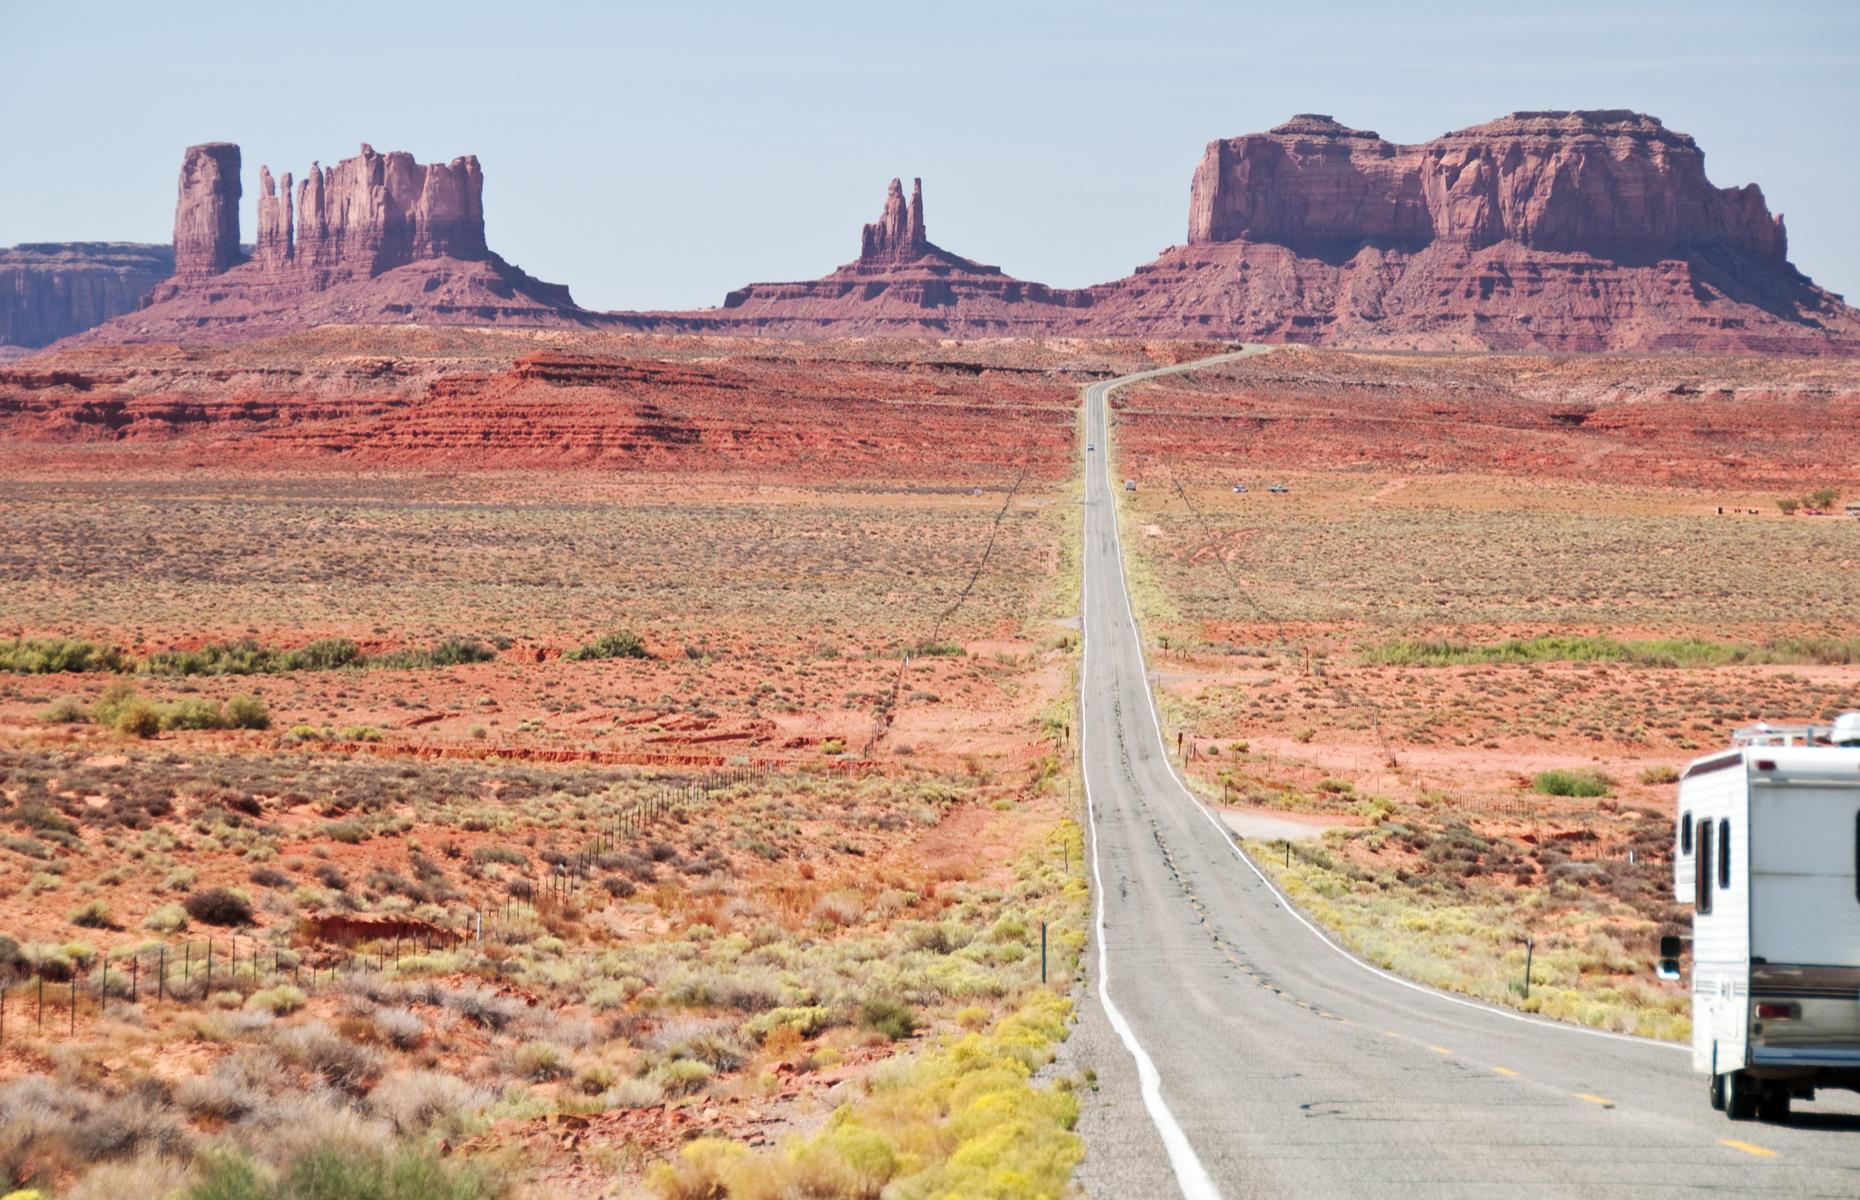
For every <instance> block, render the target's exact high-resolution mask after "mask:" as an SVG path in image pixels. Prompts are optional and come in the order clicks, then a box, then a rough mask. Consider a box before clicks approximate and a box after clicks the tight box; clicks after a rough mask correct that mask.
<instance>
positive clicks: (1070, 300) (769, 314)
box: [615, 179, 1088, 337]
mask: <svg viewBox="0 0 1860 1200" xmlns="http://www.w3.org/2000/svg"><path fill="white" fill-rule="evenodd" d="M1086 302H1088V298H1086V297H1085V296H1084V294H1083V293H1079V292H1066V291H1063V290H1061V289H1057V288H1049V287H1047V286H1046V285H1045V284H1043V283H1029V282H1027V281H1025V280H1021V279H1016V278H1014V277H1013V276H1011V275H1007V274H1005V273H1003V272H1002V270H1001V268H999V267H992V266H989V265H987V264H986V263H978V262H975V261H973V260H972V259H967V258H963V257H962V256H961V255H959V254H952V253H950V252H949V251H948V250H945V249H943V248H942V247H941V246H938V245H937V244H936V243H935V242H932V241H931V240H930V238H929V235H928V234H927V233H926V231H925V228H924V190H923V181H922V180H921V179H914V180H912V181H911V195H910V198H909V199H906V198H905V195H904V185H903V182H902V180H898V179H893V180H892V181H891V184H890V186H889V187H888V188H887V189H886V192H885V206H884V208H883V209H882V210H881V212H880V214H879V218H878V220H877V221H875V222H873V223H872V224H869V225H866V226H865V227H864V228H863V229H861V230H860V234H859V257H858V258H856V259H854V260H853V261H852V262H849V263H847V264H845V265H844V266H842V267H840V268H839V269H838V270H836V271H834V272H833V273H832V274H830V275H826V276H823V277H821V278H819V279H810V280H802V281H797V282H791V283H752V284H750V285H748V286H747V287H742V288H738V289H736V290H735V291H733V292H731V293H730V294H729V295H727V296H725V297H724V299H723V307H722V308H717V309H702V310H698V311H696V312H686V313H619V314H615V317H616V318H617V319H618V320H619V321H621V322H622V323H624V324H626V325H629V326H633V327H639V328H652V329H666V330H679V331H685V332H735V333H773V334H782V335H789V336H810V335H819V334H830V335H838V334H874V333H897V334H904V335H913V334H915V335H921V334H926V333H939V334H957V335H961V336H967V337H994V336H1008V335H1013V334H1017V333H1035V334H1038V333H1040V332H1043V330H1044V325H1045V323H1046V322H1048V321H1049V320H1051V319H1052V318H1053V316H1054V314H1057V313H1063V312H1065V311H1066V310H1067V308H1068V307H1069V306H1071V305H1075V304H1079V303H1086Z"/></svg>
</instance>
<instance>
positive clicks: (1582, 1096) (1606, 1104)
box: [1576, 1092, 1615, 1108]
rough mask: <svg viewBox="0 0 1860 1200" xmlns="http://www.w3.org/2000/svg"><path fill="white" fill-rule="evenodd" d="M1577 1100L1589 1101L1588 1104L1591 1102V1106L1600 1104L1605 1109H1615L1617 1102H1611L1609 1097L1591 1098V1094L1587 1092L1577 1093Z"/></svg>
mask: <svg viewBox="0 0 1860 1200" xmlns="http://www.w3.org/2000/svg"><path fill="white" fill-rule="evenodd" d="M1576 1099H1578V1100H1587V1101H1588V1102H1589V1103H1590V1104H1599V1105H1601V1106H1602V1107H1603V1108H1613V1107H1614V1106H1615V1102H1614V1101H1613V1100H1610V1099H1609V1098H1608V1097H1606V1096H1591V1095H1590V1094H1589V1093H1587V1092H1577V1093H1576Z"/></svg>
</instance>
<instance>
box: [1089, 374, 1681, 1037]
mask: <svg viewBox="0 0 1860 1200" xmlns="http://www.w3.org/2000/svg"><path fill="white" fill-rule="evenodd" d="M1258 353H1265V350H1263V349H1262V350H1260V351H1258ZM1230 357H1232V356H1231V355H1220V356H1217V358H1215V359H1202V360H1199V361H1197V362H1193V363H1183V364H1181V365H1180V366H1177V367H1175V368H1173V369H1171V370H1170V371H1168V372H1164V371H1155V372H1146V373H1144V374H1143V375H1133V376H1126V377H1125V378H1123V379H1116V380H1111V381H1109V382H1108V383H1106V384H1104V385H1103V386H1104V391H1103V392H1102V393H1101V395H1100V397H1099V399H1100V401H1101V402H1102V403H1103V404H1104V405H1105V407H1106V411H1105V420H1104V435H1103V436H1104V439H1105V441H1106V443H1107V444H1108V443H1109V442H1110V439H1111V418H1110V411H1109V405H1110V399H1111V393H1112V392H1114V391H1116V390H1117V389H1118V388H1120V387H1122V386H1124V385H1125V384H1126V383H1135V382H1137V381H1139V380H1141V379H1144V378H1147V377H1149V376H1151V375H1160V374H1165V373H1174V372H1176V371H1188V370H1193V369H1195V368H1196V367H1202V366H1211V365H1213V364H1214V363H1215V362H1217V361H1219V360H1220V359H1225V358H1230ZM1093 386H1096V385H1093ZM1090 390H1091V389H1090V387H1088V388H1087V389H1086V392H1087V404H1088V405H1089V403H1090V395H1089V394H1090ZM1090 423H1091V422H1090V418H1089V417H1088V418H1087V420H1086V426H1087V428H1089V427H1090ZM1103 471H1104V476H1105V490H1106V491H1107V492H1108V493H1109V494H1110V499H1111V503H1112V508H1113V513H1112V517H1111V544H1112V546H1113V547H1114V548H1115V549H1116V551H1117V576H1118V579H1119V581H1120V582H1121V584H1122V585H1123V586H1122V588H1121V590H1122V591H1123V593H1124V616H1125V617H1126V618H1128V619H1129V621H1130V635H1131V637H1132V638H1133V639H1134V640H1135V641H1136V646H1137V658H1138V660H1139V661H1141V662H1142V663H1143V697H1144V699H1145V700H1147V701H1148V702H1149V706H1150V723H1151V725H1152V726H1153V727H1154V728H1155V730H1156V751H1157V753H1158V754H1160V755H1161V756H1162V761H1163V765H1164V766H1166V767H1168V769H1169V777H1170V778H1171V779H1173V780H1175V785H1176V787H1177V788H1179V789H1180V790H1181V792H1182V794H1183V795H1184V796H1186V797H1188V801H1189V803H1191V804H1193V805H1194V806H1195V808H1196V810H1197V811H1198V812H1200V813H1201V815H1202V816H1203V817H1204V818H1206V819H1207V822H1208V824H1210V825H1212V826H1213V827H1214V829H1215V831H1216V832H1217V833H1219V834H1220V835H1221V841H1222V842H1223V843H1224V844H1225V845H1226V846H1227V848H1228V849H1229V850H1231V851H1233V854H1234V857H1235V858H1238V859H1239V860H1240V861H1241V862H1243V863H1245V864H1246V865H1247V868H1248V869H1249V870H1251V871H1252V872H1253V874H1255V875H1257V876H1259V881H1260V882H1261V883H1263V884H1265V885H1266V890H1267V891H1269V892H1271V893H1272V894H1273V897H1274V898H1275V899H1277V900H1278V902H1279V904H1280V905H1281V906H1283V907H1284V909H1285V911H1286V912H1287V913H1288V914H1290V915H1291V917H1292V919H1293V920H1295V921H1297V922H1298V923H1299V924H1300V925H1303V926H1304V927H1305V928H1306V929H1308V930H1310V932H1311V935H1312V936H1313V937H1315V938H1317V939H1318V941H1320V942H1323V943H1324V944H1325V945H1326V946H1328V947H1330V949H1332V950H1333V951H1335V952H1336V953H1338V954H1340V955H1342V956H1343V957H1344V958H1345V959H1347V960H1348V961H1350V962H1352V963H1355V964H1356V965H1357V966H1358V967H1361V968H1362V969H1363V970H1365V971H1367V972H1369V973H1370V974H1371V975H1375V976H1377V977H1379V978H1381V979H1385V980H1387V981H1388V982H1390V983H1394V984H1399V985H1401V986H1402V987H1405V988H1407V989H1408V990H1409V991H1413V992H1419V993H1420V994H1421V995H1423V996H1431V997H1433V998H1434V999H1436V1000H1441V1001H1445V1002H1446V1003H1448V1004H1457V1005H1459V1006H1460V1007H1461V1008H1470V1009H1472V1010H1474V1011H1475V1012H1483V1013H1488V1014H1490V1015H1492V1016H1495V1017H1503V1018H1505V1019H1506V1020H1508V1021H1518V1022H1520V1023H1522V1024H1525V1025H1536V1026H1538V1027H1540V1028H1543V1029H1556V1030H1560V1031H1562V1032H1564V1033H1581V1034H1587V1035H1588V1036H1590V1037H1599V1038H1607V1039H1609V1040H1610V1041H1617V1042H1629V1043H1632V1044H1634V1045H1638V1046H1660V1047H1663V1048H1665V1049H1668V1050H1677V1051H1679V1052H1680V1053H1682V1054H1690V1053H1691V1052H1692V1047H1690V1046H1682V1045H1679V1044H1678V1043H1675V1042H1660V1041H1655V1040H1654V1039H1652V1038H1643V1037H1636V1036H1634V1035H1633V1034H1628V1033H1612V1032H1610V1031H1608V1030H1606V1029H1590V1028H1589V1027H1588V1026H1586V1025H1570V1024H1568V1023H1566V1022H1563V1021H1547V1020H1544V1019H1543V1018H1541V1017H1533V1016H1528V1015H1526V1014H1524V1013H1520V1012H1512V1011H1511V1010H1509V1009H1504V1008H1499V1007H1497V1006H1496V1005H1492V1004H1486V1003H1484V1002H1483V1001H1479V1000H1472V999H1468V998H1467V997H1465V996H1455V995H1452V994H1451V993H1449V992H1443V991H1441V990H1439V989H1438V988H1431V987H1428V986H1427V985H1426V984H1424V983H1416V982H1415V981H1414V980H1412V979H1403V978H1402V977H1401V976H1399V975H1396V974H1394V973H1393V972H1390V971H1385V970H1383V969H1382V968H1381V967H1378V966H1376V965H1374V964H1373V963H1368V962H1365V961H1363V960H1362V959H1360V958H1358V957H1357V956H1356V955H1354V954H1352V953H1350V951H1348V950H1346V949H1345V948H1344V947H1342V946H1340V945H1338V944H1337V943H1336V942H1335V941H1333V940H1332V939H1331V936H1330V935H1329V934H1327V933H1325V932H1324V931H1323V930H1322V929H1319V928H1318V927H1317V926H1316V925H1314V924H1312V923H1311V922H1310V921H1309V920H1307V919H1306V918H1305V915H1304V914H1303V913H1301V912H1299V911H1298V908H1297V906H1295V905H1294V904H1293V903H1292V902H1291V900H1289V899H1288V898H1287V897H1286V896H1285V894H1284V893H1283V892H1281V891H1279V889H1278V888H1277V887H1275V886H1274V885H1273V882H1272V880H1270V879H1268V878H1266V873H1265V872H1264V871H1262V870H1260V869H1259V867H1258V866H1257V865H1256V864H1255V863H1254V862H1253V860H1252V859H1251V858H1249V857H1247V854H1246V852H1245V851H1244V850H1242V849H1240V847H1239V846H1238V845H1236V844H1235V843H1234V840H1233V838H1232V837H1231V836H1229V834H1228V831H1227V828H1226V826H1224V825H1222V824H1221V822H1220V820H1219V818H1217V817H1216V816H1215V815H1214V814H1213V813H1211V812H1209V811H1208V806H1207V805H1205V804H1203V803H1202V802H1201V797H1199V796H1197V795H1195V793H1194V792H1193V791H1192V790H1190V788H1189V786H1188V784H1187V783H1186V782H1185V781H1184V780H1183V779H1182V776H1181V775H1180V774H1179V773H1178V772H1177V771H1176V768H1175V760H1174V759H1172V758H1170V757H1169V749H1168V747H1167V746H1165V745H1164V744H1163V736H1162V718H1161V717H1160V716H1159V715H1158V714H1157V712H1156V696H1155V693H1154V690H1153V689H1152V688H1151V687H1150V677H1149V656H1148V655H1146V654H1145V653H1144V652H1143V637H1142V634H1141V633H1140V632H1139V631H1138V629H1137V614H1136V613H1135V611H1134V610H1132V608H1131V607H1130V579H1129V577H1128V575H1127V574H1126V573H1125V571H1124V543H1123V532H1122V529H1121V528H1120V526H1121V525H1122V522H1121V521H1120V520H1119V518H1118V514H1117V512H1116V511H1115V510H1116V507H1117V492H1116V491H1115V490H1114V489H1112V488H1111V486H1110V482H1111V465H1110V459H1109V457H1108V451H1107V452H1106V457H1105V458H1104V460H1103ZM1080 561H1081V564H1082V563H1083V552H1082V551H1081V556H1080ZM1087 583H1088V585H1089V577H1088V578H1087ZM1081 640H1083V639H1082V638H1081ZM1087 652H1088V653H1089V650H1088V651H1087ZM1079 678H1080V681H1081V684H1080V701H1079V702H1080V704H1081V706H1082V705H1083V704H1084V692H1083V680H1084V674H1083V668H1081V673H1080V676H1079ZM1084 728H1085V723H1084V713H1083V709H1082V707H1081V711H1080V721H1079V729H1080V737H1081V755H1082V752H1083V751H1082V747H1083V740H1082V739H1083V730H1084ZM1086 791H1087V793H1088V794H1089V792H1090V787H1089V785H1088V786H1087V788H1086ZM1089 803H1090V801H1089V798H1088V799H1087V804H1088V805H1089ZM1094 829H1095V827H1094ZM1095 836H1096V835H1095V833H1094V838H1095ZM1094 854H1095V850H1094ZM1094 861H1095V859H1094ZM1100 902H1101V903H1102V896H1101V900H1100ZM1099 949H1100V956H1101V957H1102V951H1103V943H1102V941H1101V942H1100V943H1099Z"/></svg>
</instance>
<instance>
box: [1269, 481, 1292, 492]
mask: <svg viewBox="0 0 1860 1200" xmlns="http://www.w3.org/2000/svg"><path fill="white" fill-rule="evenodd" d="M1266 490H1267V491H1269V492H1275V493H1279V494H1283V493H1285V492H1289V491H1291V490H1292V489H1291V488H1288V487H1286V486H1285V485H1284V484H1282V483H1275V484H1273V485H1272V486H1271V487H1269V488H1267V489H1266Z"/></svg>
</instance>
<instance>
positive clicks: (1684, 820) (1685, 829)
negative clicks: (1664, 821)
mask: <svg viewBox="0 0 1860 1200" xmlns="http://www.w3.org/2000/svg"><path fill="white" fill-rule="evenodd" d="M1679 852H1680V853H1681V854H1690V853H1692V814H1691V813H1682V814H1681V815H1680V818H1679Z"/></svg>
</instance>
